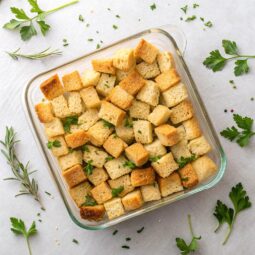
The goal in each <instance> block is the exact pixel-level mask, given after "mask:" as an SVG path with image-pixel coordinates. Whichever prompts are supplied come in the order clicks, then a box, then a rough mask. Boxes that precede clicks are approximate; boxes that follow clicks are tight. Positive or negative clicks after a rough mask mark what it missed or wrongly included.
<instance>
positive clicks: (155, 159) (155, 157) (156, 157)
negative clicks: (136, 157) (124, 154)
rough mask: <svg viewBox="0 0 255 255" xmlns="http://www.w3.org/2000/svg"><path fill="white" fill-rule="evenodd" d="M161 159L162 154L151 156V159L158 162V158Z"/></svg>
mask: <svg viewBox="0 0 255 255" xmlns="http://www.w3.org/2000/svg"><path fill="white" fill-rule="evenodd" d="M160 159H161V156H154V157H150V158H149V160H150V161H151V162H157V161H158V160H160Z"/></svg>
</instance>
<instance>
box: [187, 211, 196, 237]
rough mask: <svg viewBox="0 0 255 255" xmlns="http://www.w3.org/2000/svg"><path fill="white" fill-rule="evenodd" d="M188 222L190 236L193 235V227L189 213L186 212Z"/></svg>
mask: <svg viewBox="0 0 255 255" xmlns="http://www.w3.org/2000/svg"><path fill="white" fill-rule="evenodd" d="M188 224H189V230H190V233H191V235H192V237H194V236H195V235H194V232H193V227H192V223H191V216H190V214H188Z"/></svg>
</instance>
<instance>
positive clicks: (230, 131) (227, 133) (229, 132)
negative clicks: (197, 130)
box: [220, 126, 239, 141]
mask: <svg viewBox="0 0 255 255" xmlns="http://www.w3.org/2000/svg"><path fill="white" fill-rule="evenodd" d="M220 134H221V135H222V136H223V137H225V138H227V139H229V140H230V141H233V140H235V139H236V138H237V137H238V136H239V131H238V130H237V129H236V127H234V126H233V127H231V128H229V127H228V128H226V129H225V130H223V131H221V133H220Z"/></svg>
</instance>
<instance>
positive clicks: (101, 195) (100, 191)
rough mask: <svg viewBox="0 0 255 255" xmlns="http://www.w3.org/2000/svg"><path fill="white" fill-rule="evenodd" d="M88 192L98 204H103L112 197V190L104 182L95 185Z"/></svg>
mask: <svg viewBox="0 0 255 255" xmlns="http://www.w3.org/2000/svg"><path fill="white" fill-rule="evenodd" d="M90 192H91V195H92V196H93V198H94V199H95V200H96V201H97V203H98V204H103V203H104V202H106V201H107V200H110V199H111V198H112V190H111V188H110V187H109V185H108V184H107V183H106V182H102V183H101V184H99V185H97V186H96V187H94V188H93V189H92V190H91V191H90Z"/></svg>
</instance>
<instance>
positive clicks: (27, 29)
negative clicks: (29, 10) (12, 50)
mask: <svg viewBox="0 0 255 255" xmlns="http://www.w3.org/2000/svg"><path fill="white" fill-rule="evenodd" d="M35 35H37V32H36V30H35V27H34V25H33V23H32V22H31V23H30V25H29V26H23V27H22V28H21V29H20V36H21V38H22V40H23V41H28V40H29V39H31V37H32V36H35Z"/></svg>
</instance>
